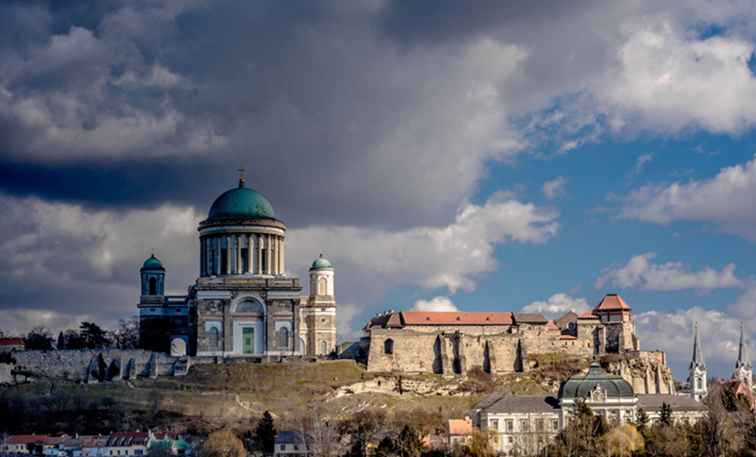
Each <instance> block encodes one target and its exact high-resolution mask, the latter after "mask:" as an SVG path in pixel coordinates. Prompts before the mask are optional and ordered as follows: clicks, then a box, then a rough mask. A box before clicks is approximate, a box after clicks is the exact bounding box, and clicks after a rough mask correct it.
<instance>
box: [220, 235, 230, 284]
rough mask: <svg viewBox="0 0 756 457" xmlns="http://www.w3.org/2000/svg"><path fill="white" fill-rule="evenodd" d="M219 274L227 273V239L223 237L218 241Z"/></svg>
mask: <svg viewBox="0 0 756 457" xmlns="http://www.w3.org/2000/svg"><path fill="white" fill-rule="evenodd" d="M220 274H222V275H227V274H228V240H226V239H225V238H221V242H220Z"/></svg>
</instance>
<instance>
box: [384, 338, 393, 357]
mask: <svg viewBox="0 0 756 457" xmlns="http://www.w3.org/2000/svg"><path fill="white" fill-rule="evenodd" d="M383 353H384V354H393V353H394V340H392V339H391V338H389V339H387V340H386V341H384V342H383Z"/></svg>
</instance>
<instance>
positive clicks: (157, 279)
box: [139, 253, 165, 297]
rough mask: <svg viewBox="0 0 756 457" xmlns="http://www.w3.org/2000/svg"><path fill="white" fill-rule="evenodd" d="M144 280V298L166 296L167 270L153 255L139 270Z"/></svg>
mask: <svg viewBox="0 0 756 457" xmlns="http://www.w3.org/2000/svg"><path fill="white" fill-rule="evenodd" d="M139 275H140V276H141V278H142V296H151V297H152V296H163V295H165V268H163V264H162V263H161V262H160V260H158V258H157V257H155V254H154V253H153V254H152V255H150V257H149V258H148V259H147V260H145V261H144V264H143V265H142V268H140V269H139Z"/></svg>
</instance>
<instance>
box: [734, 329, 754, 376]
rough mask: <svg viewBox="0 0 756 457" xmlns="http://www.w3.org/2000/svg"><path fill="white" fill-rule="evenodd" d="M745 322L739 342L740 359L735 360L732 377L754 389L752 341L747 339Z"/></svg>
mask: <svg viewBox="0 0 756 457" xmlns="http://www.w3.org/2000/svg"><path fill="white" fill-rule="evenodd" d="M744 335H745V331H744V330H743V323H742V322H741V323H740V342H739V344H738V360H737V361H736V362H735V371H733V373H732V379H733V380H735V381H740V382H742V383H743V384H745V385H746V386H747V387H748V389H749V390H752V389H753V366H752V364H751V348H750V346H751V343H750V341H747V340H746V339H745V336H744Z"/></svg>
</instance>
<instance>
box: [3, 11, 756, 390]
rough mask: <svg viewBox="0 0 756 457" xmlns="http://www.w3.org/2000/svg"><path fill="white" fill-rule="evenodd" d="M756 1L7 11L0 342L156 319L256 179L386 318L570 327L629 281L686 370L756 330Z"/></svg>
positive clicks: (355, 323) (638, 308) (355, 292)
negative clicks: (437, 314)
mask: <svg viewBox="0 0 756 457" xmlns="http://www.w3.org/2000/svg"><path fill="white" fill-rule="evenodd" d="M755 19H756V7H755V6H754V4H753V3H752V2H751V1H718V2H711V1H708V0H706V1H704V0H691V1H686V2H682V1H677V0H676V1H664V0H654V1H643V0H633V1H627V2H600V1H571V2H550V1H549V2H546V1H540V0H537V1H533V0H530V1H527V2H524V1H523V2H518V1H510V2H500V1H493V0H479V1H467V2H457V1H451V0H441V1H439V0H435V1H423V0H417V1H412V2H405V1H391V0H354V1H350V2H339V1H333V2H329V1H322V2H311V1H299V2H298V1H291V2H277V1H273V0H271V1H264V0H256V1H254V2H243V3H242V4H240V3H239V2H232V1H225V0H220V1H212V2H211V1H209V0H172V1H168V0H165V1H160V0H129V1H125V0H124V1H117V0H112V1H99V0H97V1H95V0H92V1H77V0H71V1H66V2H57V1H49V2H45V1H33V2H30V1H12V0H6V1H4V2H2V3H0V211H1V213H2V215H3V217H2V218H0V313H2V314H1V315H2V316H3V317H2V319H1V320H0V328H2V329H3V330H4V331H5V332H6V333H24V332H27V331H28V330H29V329H30V328H32V327H34V326H38V325H43V326H45V327H47V328H48V329H50V330H51V331H53V332H57V331H58V330H60V329H63V328H69V327H75V326H77V325H78V323H79V322H80V321H82V320H85V319H87V320H96V321H97V322H101V323H103V324H104V325H113V324H114V323H115V322H117V320H118V319H120V318H126V317H129V316H131V315H134V314H135V312H136V302H137V301H138V293H139V287H138V286H139V284H138V270H139V267H140V266H141V263H142V261H143V260H144V259H145V258H146V257H147V256H149V254H150V252H151V251H152V250H154V251H155V253H156V255H157V256H158V257H159V258H160V259H161V260H162V262H163V264H164V265H165V267H166V269H167V274H166V275H167V278H166V280H167V286H168V289H170V291H171V292H172V293H184V292H185V291H186V290H187V287H188V286H189V285H190V284H191V283H192V282H193V281H194V279H195V278H196V276H197V269H198V252H199V251H198V239H197V231H196V228H197V223H198V222H199V221H200V220H202V219H203V218H204V217H206V214H207V210H208V209H209V207H210V205H211V204H212V201H213V199H214V198H215V197H216V196H218V195H219V194H220V193H222V192H223V191H225V190H227V189H229V188H231V187H234V186H235V184H236V180H237V178H238V175H237V171H236V170H237V168H239V167H244V168H245V169H246V175H247V183H248V185H250V186H251V187H253V188H255V189H256V190H258V191H260V192H262V193H263V194H264V195H266V196H267V197H268V198H269V200H270V201H271V202H272V204H273V206H274V208H275V211H276V214H277V215H278V216H279V217H280V218H281V219H283V220H284V221H285V222H286V224H287V227H288V230H287V240H286V249H287V256H286V258H287V264H288V265H287V268H288V269H289V270H290V273H292V274H297V275H299V276H300V277H302V278H304V277H305V276H306V274H307V267H308V265H309V263H310V262H311V261H312V259H314V258H315V257H317V255H318V254H319V253H321V252H322V253H324V254H325V255H326V256H327V257H328V258H329V259H330V260H331V261H332V262H333V263H334V265H335V270H336V298H337V302H338V306H339V315H338V321H339V335H340V339H342V340H349V339H353V338H356V337H358V336H359V329H360V328H361V327H362V325H363V324H364V322H365V321H366V319H368V318H369V317H371V316H372V315H374V314H375V313H378V312H382V311H385V310H387V309H411V308H417V309H460V310H502V311H518V310H527V311H535V312H543V313H545V314H546V315H547V316H548V317H558V316H559V315H560V314H562V313H564V312H565V311H566V310H568V309H575V310H579V311H580V310H588V309H590V308H591V307H593V306H595V305H596V304H597V303H598V302H599V301H600V299H601V297H602V296H603V295H604V294H606V293H610V292H618V293H620V294H621V295H622V296H623V297H624V298H625V299H626V301H628V303H630V305H631V306H632V307H633V311H634V313H635V318H636V323H637V327H638V333H639V335H640V339H641V347H642V348H643V349H649V350H651V349H661V350H664V351H667V353H668V356H669V360H670V365H671V366H672V368H673V369H674V372H675V374H676V376H677V377H678V378H685V375H686V374H685V370H686V369H687V364H688V363H689V360H690V352H691V346H692V327H693V325H694V323H695V322H699V323H700V327H701V332H702V335H701V336H702V342H703V346H704V353H705V356H706V359H707V363H708V365H709V367H710V373H711V374H712V375H715V376H729V374H730V372H731V370H732V368H733V365H734V361H735V357H736V350H737V339H738V333H739V327H740V322H741V321H742V322H743V325H744V327H745V329H746V334H747V337H748V338H750V335H751V334H752V333H753V332H754V331H756V317H755V316H754V314H755V313H754V311H756V259H754V255H753V254H754V243H755V242H756V200H755V199H754V196H756V129H754V127H756V54H754V49H755V47H756V28H755V27H753V24H754V20H755Z"/></svg>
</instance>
